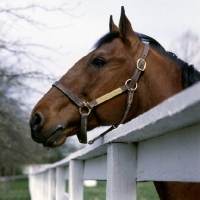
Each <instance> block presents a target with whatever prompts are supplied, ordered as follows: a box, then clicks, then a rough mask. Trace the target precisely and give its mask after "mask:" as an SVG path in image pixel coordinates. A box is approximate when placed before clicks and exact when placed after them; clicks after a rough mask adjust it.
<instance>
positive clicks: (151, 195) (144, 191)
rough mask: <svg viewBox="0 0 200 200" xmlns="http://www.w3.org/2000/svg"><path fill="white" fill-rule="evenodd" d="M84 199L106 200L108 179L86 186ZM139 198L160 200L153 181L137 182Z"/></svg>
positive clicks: (140, 199)
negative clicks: (93, 185) (92, 185)
mask: <svg viewBox="0 0 200 200" xmlns="http://www.w3.org/2000/svg"><path fill="white" fill-rule="evenodd" d="M84 200H106V181H98V182H97V186H96V187H84ZM137 200H159V197H158V194H157V192H156V189H155V186H154V184H153V182H145V183H144V182H143V183H138V184H137Z"/></svg>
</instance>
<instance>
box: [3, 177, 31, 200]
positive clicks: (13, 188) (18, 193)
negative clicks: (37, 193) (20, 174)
mask: <svg viewBox="0 0 200 200" xmlns="http://www.w3.org/2000/svg"><path fill="white" fill-rule="evenodd" d="M30 199H31V198H30V195H29V191H28V180H27V179H20V180H16V181H7V182H0V200H30Z"/></svg>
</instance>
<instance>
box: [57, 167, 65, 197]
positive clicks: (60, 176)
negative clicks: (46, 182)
mask: <svg viewBox="0 0 200 200" xmlns="http://www.w3.org/2000/svg"><path fill="white" fill-rule="evenodd" d="M65 174H66V170H65V167H57V168H56V200H64V194H65V181H66V180H65Z"/></svg>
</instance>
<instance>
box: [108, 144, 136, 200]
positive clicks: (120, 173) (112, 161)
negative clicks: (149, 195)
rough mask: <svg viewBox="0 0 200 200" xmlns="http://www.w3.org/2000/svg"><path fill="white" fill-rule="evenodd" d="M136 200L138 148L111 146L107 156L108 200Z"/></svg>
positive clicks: (126, 145)
mask: <svg viewBox="0 0 200 200" xmlns="http://www.w3.org/2000/svg"><path fill="white" fill-rule="evenodd" d="M122 199H126V200H136V147H135V146H134V145H133V144H120V143H119V144H111V145H110V146H109V147H108V155H107V188H106V200H122Z"/></svg>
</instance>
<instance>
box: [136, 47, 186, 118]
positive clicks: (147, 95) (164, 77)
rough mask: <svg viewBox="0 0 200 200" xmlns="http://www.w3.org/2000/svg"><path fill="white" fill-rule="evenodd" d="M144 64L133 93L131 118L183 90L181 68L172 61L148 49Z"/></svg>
mask: <svg viewBox="0 0 200 200" xmlns="http://www.w3.org/2000/svg"><path fill="white" fill-rule="evenodd" d="M146 63H147V68H146V70H145V72H144V74H143V75H142V76H141V78H140V79H139V82H138V89H137V91H136V93H135V97H134V98H135V103H134V106H133V109H132V118H133V117H137V116H138V115H140V114H142V113H144V112H146V111H147V110H149V109H151V108H152V107H154V106H156V105H158V104H159V103H161V102H162V101H164V100H165V99H168V98H169V97H171V96H173V95H174V94H176V93H178V92H180V91H181V90H183V86H182V73H181V68H180V67H178V66H176V65H175V63H174V62H173V61H172V60H170V59H168V58H167V57H165V56H163V55H161V54H160V53H159V52H157V51H155V50H152V49H150V51H149V54H148V56H147V59H146Z"/></svg>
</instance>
